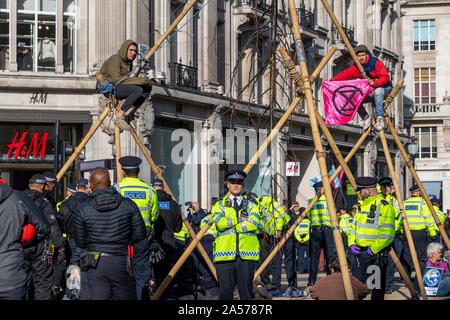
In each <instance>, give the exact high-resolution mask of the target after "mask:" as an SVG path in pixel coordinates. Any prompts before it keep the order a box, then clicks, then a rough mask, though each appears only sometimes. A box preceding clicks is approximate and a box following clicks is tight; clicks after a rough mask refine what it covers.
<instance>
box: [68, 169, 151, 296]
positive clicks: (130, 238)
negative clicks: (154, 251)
mask: <svg viewBox="0 0 450 320" xmlns="http://www.w3.org/2000/svg"><path fill="white" fill-rule="evenodd" d="M89 186H90V189H91V190H92V193H91V194H90V195H89V199H88V200H87V201H85V202H83V203H82V204H80V205H79V206H78V207H77V208H76V210H75V215H74V222H73V223H74V238H75V243H76V245H77V247H78V248H80V249H82V250H85V254H84V255H82V256H80V259H79V260H78V262H75V261H74V264H76V265H78V266H79V267H80V269H81V271H85V272H86V276H87V284H88V287H89V288H88V290H89V294H90V297H91V298H92V299H93V300H108V299H113V300H136V299H137V295H136V279H135V277H134V271H133V263H132V261H131V257H132V256H133V252H132V250H131V248H130V245H134V244H136V243H137V242H139V241H142V240H146V239H147V235H146V228H145V224H144V220H143V219H142V215H141V213H140V210H139V208H138V207H137V205H136V204H135V203H134V202H133V201H132V200H130V199H128V198H125V197H123V196H122V195H121V194H119V193H118V192H117V190H116V189H115V188H114V187H112V186H111V179H110V176H109V172H108V170H106V169H104V168H98V169H95V170H94V171H93V172H92V173H91V176H90V177H89ZM74 271H75V270H74Z"/></svg>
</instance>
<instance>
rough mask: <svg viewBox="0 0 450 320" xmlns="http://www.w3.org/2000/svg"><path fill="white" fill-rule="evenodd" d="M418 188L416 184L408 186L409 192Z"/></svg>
mask: <svg viewBox="0 0 450 320" xmlns="http://www.w3.org/2000/svg"><path fill="white" fill-rule="evenodd" d="M419 190H420V188H419V186H418V185H417V184H415V183H414V184H413V185H412V187H411V188H409V192H415V191H419Z"/></svg>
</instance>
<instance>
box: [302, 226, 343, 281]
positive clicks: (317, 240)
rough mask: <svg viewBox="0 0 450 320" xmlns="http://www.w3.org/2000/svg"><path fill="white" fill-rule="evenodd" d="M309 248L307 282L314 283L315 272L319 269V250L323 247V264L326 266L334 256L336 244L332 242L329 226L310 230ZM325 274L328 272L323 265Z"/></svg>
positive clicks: (315, 278)
mask: <svg viewBox="0 0 450 320" xmlns="http://www.w3.org/2000/svg"><path fill="white" fill-rule="evenodd" d="M309 242H310V245H311V248H310V253H311V258H310V260H309V278H308V282H309V283H315V282H316V280H317V273H318V271H319V260H320V251H321V250H322V249H323V254H324V258H325V266H327V265H328V264H329V263H330V261H331V259H333V257H334V256H336V246H335V244H334V238H333V232H332V231H331V228H327V229H323V230H321V231H319V230H311V238H310V240H309ZM325 270H326V272H327V274H330V270H328V267H325Z"/></svg>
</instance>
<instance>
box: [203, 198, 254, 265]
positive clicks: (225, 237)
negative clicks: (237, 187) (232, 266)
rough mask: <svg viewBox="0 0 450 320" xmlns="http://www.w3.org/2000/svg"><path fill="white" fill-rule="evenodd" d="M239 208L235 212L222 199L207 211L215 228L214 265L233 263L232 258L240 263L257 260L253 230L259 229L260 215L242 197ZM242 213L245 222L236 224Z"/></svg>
mask: <svg viewBox="0 0 450 320" xmlns="http://www.w3.org/2000/svg"><path fill="white" fill-rule="evenodd" d="M241 206H242V209H240V210H239V211H238V212H236V210H235V209H234V208H233V204H232V202H231V200H230V198H228V197H223V198H222V199H220V200H219V201H217V202H216V203H215V204H214V205H213V207H212V208H211V213H212V219H213V221H214V225H215V227H216V229H217V237H216V239H215V240H214V247H213V258H214V262H222V261H233V260H235V259H236V256H238V255H239V256H240V257H241V259H242V260H254V261H258V260H259V251H260V247H259V241H258V237H257V231H258V229H259V228H260V223H261V216H260V214H259V208H258V205H257V204H255V203H254V202H253V201H249V199H248V198H247V196H245V195H244V196H243V200H242V203H241ZM244 212H245V213H246V214H247V215H248V216H247V219H246V220H245V221H241V222H239V218H240V217H241V215H242V214H243V213H244Z"/></svg>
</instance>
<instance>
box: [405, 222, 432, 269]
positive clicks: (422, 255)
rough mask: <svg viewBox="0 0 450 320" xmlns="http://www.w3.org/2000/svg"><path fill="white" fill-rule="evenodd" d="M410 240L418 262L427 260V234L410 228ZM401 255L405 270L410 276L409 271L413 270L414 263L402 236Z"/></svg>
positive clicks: (406, 242)
mask: <svg viewBox="0 0 450 320" xmlns="http://www.w3.org/2000/svg"><path fill="white" fill-rule="evenodd" d="M411 236H412V240H413V242H414V247H415V249H416V253H417V259H418V260H419V263H421V262H426V261H427V246H428V242H429V238H428V234H427V232H426V231H425V229H423V230H411ZM403 257H404V260H405V272H406V274H407V275H408V277H410V278H411V273H412V271H413V270H414V264H413V261H412V256H411V249H410V248H409V245H408V240H407V238H406V236H405V237H403Z"/></svg>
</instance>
